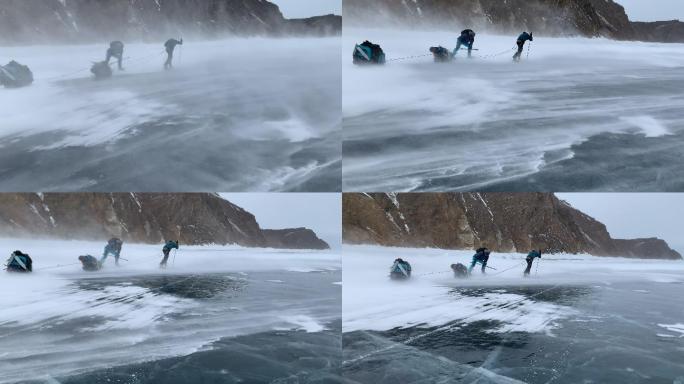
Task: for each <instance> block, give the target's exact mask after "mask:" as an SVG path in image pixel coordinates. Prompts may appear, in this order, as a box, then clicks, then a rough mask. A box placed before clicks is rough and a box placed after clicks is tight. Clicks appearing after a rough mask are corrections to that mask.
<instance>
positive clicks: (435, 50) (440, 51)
mask: <svg viewBox="0 0 684 384" xmlns="http://www.w3.org/2000/svg"><path fill="white" fill-rule="evenodd" d="M430 52H432V55H433V56H434V58H435V62H436V63H438V62H440V63H443V62H447V61H451V59H452V58H453V57H452V56H451V52H449V50H448V49H446V48H444V47H442V46H441V45H440V46H439V47H430Z"/></svg>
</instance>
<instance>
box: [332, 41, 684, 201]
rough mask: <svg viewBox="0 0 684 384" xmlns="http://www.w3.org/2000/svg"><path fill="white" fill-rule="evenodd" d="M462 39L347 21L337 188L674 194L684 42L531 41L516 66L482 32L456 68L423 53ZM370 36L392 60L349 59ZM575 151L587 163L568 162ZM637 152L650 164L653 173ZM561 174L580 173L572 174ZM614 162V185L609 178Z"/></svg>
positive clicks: (504, 45)
mask: <svg viewBox="0 0 684 384" xmlns="http://www.w3.org/2000/svg"><path fill="white" fill-rule="evenodd" d="M456 37H457V33H455V32H435V31H433V32H421V31H396V30H364V29H354V28H351V29H350V28H347V29H345V31H344V38H343V42H344V47H343V55H345V57H344V66H343V93H344V100H343V111H344V112H343V114H344V139H345V145H344V166H343V174H344V186H343V188H344V190H346V191H370V190H372V191H377V192H386V191H442V190H444V189H449V190H462V191H472V190H483V189H487V190H489V189H496V190H498V189H502V188H503V189H505V188H508V189H506V190H510V189H511V188H515V190H520V189H522V190H534V191H538V190H539V188H540V187H541V188H544V190H547V189H548V190H551V191H555V190H575V189H582V190H583V191H585V190H590V189H597V190H620V189H621V188H624V187H625V186H627V185H629V186H631V187H632V189H633V186H634V185H638V186H639V188H643V189H644V190H663V189H667V190H671V189H674V188H677V186H680V185H681V184H682V183H684V174H681V172H679V171H678V169H677V168H675V167H674V165H671V166H670V165H669V164H670V163H671V160H668V159H666V158H664V157H663V156H667V154H673V156H674V154H676V156H680V154H679V152H678V150H679V148H681V145H680V143H681V141H682V139H681V137H682V133H683V131H682V129H681V127H682V126H684V118H683V117H682V115H681V113H680V108H679V105H681V103H682V101H684V97H683V96H682V94H681V92H680V89H681V87H682V86H684V70H683V69H682V68H684V58H683V57H682V55H681V46H680V45H676V44H672V45H667V44H646V43H633V42H615V41H610V40H605V39H579V38H577V39H571V38H565V39H560V38H559V39H553V38H543V37H539V38H537V39H536V40H535V41H534V42H533V43H532V45H531V49H530V57H529V60H527V59H526V55H527V48H526V51H525V55H524V56H523V59H524V60H523V62H522V63H520V64H514V63H513V62H512V60H511V57H512V55H513V53H514V51H513V47H514V46H515V37H516V36H487V35H482V34H478V36H477V39H476V43H475V47H476V48H479V49H480V50H479V51H476V52H475V54H474V55H475V58H473V59H472V60H468V59H466V58H465V57H464V55H465V52H463V51H462V52H461V53H459V58H458V59H457V60H456V62H454V63H449V64H435V63H433V62H432V57H430V56H429V55H430V54H429V52H428V48H429V47H431V46H436V45H442V46H445V47H446V48H448V49H453V48H454V46H455V44H456ZM365 39H369V40H371V41H373V42H375V43H379V44H381V45H382V47H383V48H384V50H385V53H386V54H387V57H388V59H389V60H392V59H399V60H396V61H390V62H389V63H388V64H387V65H386V66H383V67H374V68H366V67H356V66H354V65H352V63H351V51H352V48H353V47H354V44H356V43H359V42H361V41H363V40H365ZM426 54H427V56H425V57H418V58H408V59H406V60H402V59H403V58H407V57H412V56H415V55H426ZM347 55H348V56H347ZM490 55H492V56H490ZM600 135H609V136H607V138H604V140H607V141H608V144H603V146H606V147H605V148H602V149H603V150H602V151H593V147H591V146H588V147H586V148H585V147H582V148H578V147H577V146H581V145H583V144H586V145H589V144H588V143H591V142H593V141H592V140H594V139H596V138H597V137H599V136H600ZM610 135H614V136H610ZM665 135H668V137H667V140H668V141H669V143H670V144H672V142H673V140H674V142H675V143H677V148H674V147H673V148H672V149H670V148H669V146H667V143H666V142H665V138H663V136H665ZM670 136H672V137H670ZM661 138H662V139H661ZM596 145H599V144H596ZM627 145H633V146H634V149H633V150H632V151H631V153H632V155H633V156H634V159H633V161H634V162H635V164H634V166H635V167H636V166H639V161H640V160H639V159H641V166H642V167H646V168H645V169H644V172H643V173H642V172H631V173H625V174H622V173H619V172H618V171H617V169H618V168H619V167H618V166H624V161H625V159H626V158H627V157H628V156H630V155H629V153H626V154H623V153H622V152H621V150H622V149H623V147H626V146H627ZM665 147H667V149H665ZM627 148H628V149H629V148H631V147H627ZM580 150H582V151H585V152H582V156H583V157H582V160H581V161H582V162H580V163H573V161H580V160H578V159H576V158H575V156H577V154H578V153H579V152H578V151H580ZM672 151H674V153H673V152H672ZM587 157H588V158H587ZM644 157H646V158H648V159H649V160H650V161H653V162H657V163H658V164H659V165H658V168H657V169H655V168H654V169H649V168H648V167H649V165H648V164H646V165H644V161H643V158H644ZM630 160H631V159H630ZM661 163H662V164H661ZM552 165H559V166H563V168H560V169H559V170H555V168H550V167H551V166H552ZM566 168H567V169H569V170H571V171H572V172H574V173H576V176H575V177H574V178H573V179H572V180H567V181H566V180H565V178H566V177H568V176H567V174H569V173H570V172H569V171H567V170H566ZM613 168H616V172H614V173H615V174H616V175H618V176H619V180H621V181H622V182H620V181H619V180H613V179H611V178H609V177H608V176H606V175H605V174H606V173H611V171H610V170H612V169H613ZM546 170H548V172H549V174H548V175H545V176H546V178H545V179H541V178H538V179H537V180H536V182H537V183H538V184H530V183H532V181H533V180H532V179H531V177H532V175H537V174H538V173H539V172H541V171H546ZM607 170H608V171H607ZM599 171H601V172H603V173H604V175H603V176H602V175H601V174H595V173H598V172H599ZM672 174H674V175H672ZM618 176H616V178H617V177H618ZM668 176H669V177H668ZM526 177H530V179H529V180H528V179H526ZM515 182H518V184H513V183H515ZM541 182H543V183H542V184H539V183H541ZM658 183H659V184H658ZM533 185H534V186H533ZM535 188H536V189H535Z"/></svg>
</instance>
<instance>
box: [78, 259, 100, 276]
mask: <svg viewBox="0 0 684 384" xmlns="http://www.w3.org/2000/svg"><path fill="white" fill-rule="evenodd" d="M78 260H79V261H80V262H81V264H82V266H83V270H84V271H89V272H92V271H99V270H100V269H101V268H102V265H101V264H100V262H99V261H98V260H97V259H96V258H95V257H93V256H91V255H84V256H79V257H78Z"/></svg>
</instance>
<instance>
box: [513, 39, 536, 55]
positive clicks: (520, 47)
mask: <svg viewBox="0 0 684 384" xmlns="http://www.w3.org/2000/svg"><path fill="white" fill-rule="evenodd" d="M528 41H534V37H532V34H531V33H527V32H523V33H521V34H520V36H518V41H517V42H516V44H517V45H518V52H516V53H515V55H513V61H520V56H522V53H523V48H524V47H525V43H526V42H528Z"/></svg>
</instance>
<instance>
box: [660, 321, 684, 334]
mask: <svg viewBox="0 0 684 384" xmlns="http://www.w3.org/2000/svg"><path fill="white" fill-rule="evenodd" d="M658 326H659V327H662V328H665V329H667V330H668V331H670V332H676V333H680V334H681V335H680V336H679V337H684V324H682V323H678V324H658Z"/></svg>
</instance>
